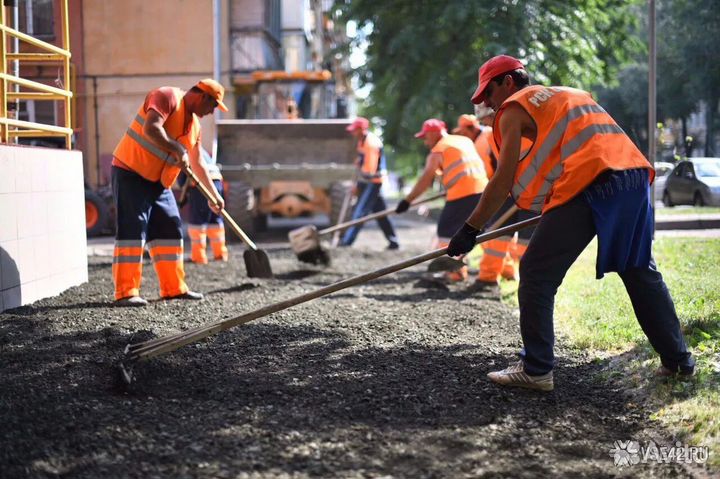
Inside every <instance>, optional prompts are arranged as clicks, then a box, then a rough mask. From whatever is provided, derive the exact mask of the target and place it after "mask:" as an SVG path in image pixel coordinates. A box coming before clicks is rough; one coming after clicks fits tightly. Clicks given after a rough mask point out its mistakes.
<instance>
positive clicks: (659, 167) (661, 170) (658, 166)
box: [653, 161, 675, 201]
mask: <svg viewBox="0 0 720 479" xmlns="http://www.w3.org/2000/svg"><path fill="white" fill-rule="evenodd" d="M653 166H654V167H655V181H654V182H653V188H654V189H655V200H656V201H659V200H660V198H662V197H663V192H664V191H665V180H667V177H668V175H669V174H670V173H671V172H672V170H673V168H675V165H674V164H672V163H668V162H667V161H656V162H655V164H654V165H653Z"/></svg>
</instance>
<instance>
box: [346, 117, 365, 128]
mask: <svg viewBox="0 0 720 479" xmlns="http://www.w3.org/2000/svg"><path fill="white" fill-rule="evenodd" d="M368 128H370V122H369V121H368V119H367V118H363V117H361V116H359V117H357V118H355V120H353V122H352V123H350V124H349V125H348V126H347V128H345V131H355V130H357V129H360V130H363V131H365V130H367V129H368Z"/></svg>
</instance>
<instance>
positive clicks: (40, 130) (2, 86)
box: [0, 0, 73, 150]
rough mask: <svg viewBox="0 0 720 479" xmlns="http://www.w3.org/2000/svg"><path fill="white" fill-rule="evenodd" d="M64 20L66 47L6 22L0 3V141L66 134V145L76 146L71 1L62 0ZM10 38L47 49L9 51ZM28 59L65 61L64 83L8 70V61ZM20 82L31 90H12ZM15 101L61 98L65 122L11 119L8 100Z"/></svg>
mask: <svg viewBox="0 0 720 479" xmlns="http://www.w3.org/2000/svg"><path fill="white" fill-rule="evenodd" d="M60 3H61V8H60V22H61V25H62V48H60V47H57V46H55V45H53V44H51V43H47V42H44V41H42V40H38V39H37V38H35V37H32V36H30V35H26V34H24V33H22V32H20V31H18V30H16V29H14V28H10V27H8V26H7V25H6V8H5V7H3V6H2V4H0V30H2V33H1V34H0V56H1V57H2V58H0V142H1V143H9V142H10V139H11V138H20V137H51V136H54V137H63V136H64V137H65V146H66V147H67V149H68V150H69V149H71V148H72V134H73V130H72V116H71V111H70V100H71V99H72V97H73V94H72V91H71V90H70V88H71V85H70V27H69V24H68V2H67V0H62V1H61V2H60ZM8 38H17V39H19V40H21V41H24V42H27V43H29V44H31V45H34V46H35V47H37V48H39V49H41V50H43V51H44V52H45V53H20V52H14V53H8V51H7V50H8V49H7V45H8ZM16 60H17V61H20V62H22V61H28V62H32V63H45V62H62V66H63V84H62V85H61V86H62V88H56V87H53V86H50V85H45V84H44V83H40V82H36V81H33V80H28V79H25V78H20V77H19V76H15V75H12V74H10V73H9V72H8V62H11V61H16ZM10 84H13V85H19V86H21V87H24V88H25V89H28V90H30V91H22V92H15V91H8V85H10ZM14 100H20V101H23V100H25V101H26V100H51V101H55V100H61V101H63V102H64V105H65V108H64V110H65V125H64V126H56V125H47V124H44V123H35V122H30V121H21V120H16V119H13V118H8V108H7V103H8V101H14Z"/></svg>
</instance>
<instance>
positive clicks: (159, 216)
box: [112, 79, 227, 306]
mask: <svg viewBox="0 0 720 479" xmlns="http://www.w3.org/2000/svg"><path fill="white" fill-rule="evenodd" d="M224 94H225V90H224V88H223V87H222V85H220V84H219V83H217V82H216V81H214V80H212V79H205V80H201V81H199V82H198V83H197V84H196V85H195V86H193V87H192V88H191V89H190V90H189V91H187V92H185V91H183V90H181V89H179V88H175V87H161V88H157V89H155V90H152V91H151V92H150V93H148V94H147V96H146V97H145V101H144V102H143V104H142V105H140V108H139V109H138V111H137V113H136V115H135V117H134V118H133V120H132V122H131V123H130V127H129V128H128V129H127V131H126V133H125V134H124V135H123V137H122V139H121V140H120V143H118V145H117V147H116V148H115V151H114V152H113V161H112V186H113V196H114V200H115V208H116V211H117V215H116V221H117V225H116V226H117V228H116V231H117V232H116V236H115V251H114V254H113V267H112V271H113V282H114V284H115V299H116V304H118V305H121V306H145V305H147V301H146V300H145V299H143V298H142V297H141V296H140V283H141V280H142V262H143V250H144V248H145V247H146V246H147V248H148V250H149V252H150V257H151V258H152V261H153V265H154V267H155V272H156V273H157V275H158V280H159V283H160V296H161V297H162V298H165V299H190V300H199V299H202V298H203V296H202V294H200V293H196V292H193V291H190V290H189V289H188V287H187V284H185V271H184V268H183V239H182V238H183V236H182V229H181V220H180V214H179V212H178V207H177V203H176V201H175V198H174V196H173V194H172V192H171V191H170V187H171V186H172V185H173V183H174V182H175V180H176V178H177V177H178V175H179V173H180V171H181V168H184V169H187V168H188V166H190V167H191V168H192V171H193V172H195V173H196V176H197V177H198V178H199V179H200V181H201V182H202V183H203V184H204V185H205V186H206V187H207V189H208V190H210V191H211V192H212V193H213V194H214V196H215V198H216V201H215V202H209V203H208V204H209V206H210V208H211V209H212V210H213V211H215V212H216V213H217V212H219V211H220V210H221V209H222V207H223V206H224V202H223V200H222V197H221V196H220V195H219V193H218V192H217V190H216V189H215V186H214V185H213V182H212V180H211V179H210V178H209V176H208V172H207V170H206V168H205V167H204V165H203V163H202V162H201V161H200V119H199V118H200V117H202V116H205V115H208V114H210V113H212V112H213V110H214V109H215V108H216V107H217V108H220V109H221V110H223V111H227V107H226V106H225V104H224V103H223V102H222V100H223V96H224Z"/></svg>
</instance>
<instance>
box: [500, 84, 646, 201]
mask: <svg viewBox="0 0 720 479" xmlns="http://www.w3.org/2000/svg"><path fill="white" fill-rule="evenodd" d="M512 103H516V104H518V105H519V106H521V107H522V108H523V109H524V110H525V111H526V112H527V113H528V115H530V117H531V118H532V120H533V121H534V123H535V125H536V130H537V131H536V139H535V142H534V144H533V145H532V147H531V148H530V151H529V153H528V154H527V156H525V157H523V156H521V159H520V162H519V163H518V167H517V170H516V173H515V183H514V185H513V187H512V190H511V193H512V196H513V198H514V199H515V201H516V203H517V204H518V206H520V207H521V208H524V209H529V210H532V211H536V212H540V211H547V210H549V209H551V208H554V207H556V206H559V205H561V204H563V203H565V202H567V201H569V200H570V199H572V198H573V197H575V196H576V195H577V194H578V193H580V192H581V191H582V190H583V189H584V188H585V187H587V185H589V184H590V183H591V182H592V181H593V180H594V179H595V178H596V177H597V175H599V174H600V173H602V172H603V171H605V170H608V169H613V170H625V169H631V168H650V164H649V163H648V162H647V160H646V159H645V157H644V156H643V155H642V153H640V151H639V150H638V149H637V147H635V145H634V144H633V143H632V141H631V140H630V139H629V138H628V137H627V135H625V132H624V131H623V130H622V129H621V128H620V127H619V126H618V125H617V123H616V122H615V121H614V120H613V119H612V117H611V116H610V115H608V113H607V112H606V111H605V110H604V109H603V108H602V107H601V106H600V105H598V104H597V103H595V102H594V101H593V99H592V97H591V96H590V94H589V93H587V92H584V91H582V90H576V89H573V88H565V87H542V86H532V87H526V88H523V89H522V90H520V91H518V92H516V93H515V94H514V95H512V96H511V97H510V98H508V99H507V100H505V102H504V103H503V104H502V105H501V107H500V109H499V110H498V114H497V115H496V116H495V122H496V124H497V122H499V118H500V117H501V116H502V113H503V112H504V111H505V108H506V107H507V105H509V104H512ZM493 134H494V139H495V142H496V143H497V144H498V145H501V142H502V137H501V135H500V132H499V129H498V128H494V130H493ZM599 135H602V136H599Z"/></svg>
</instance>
